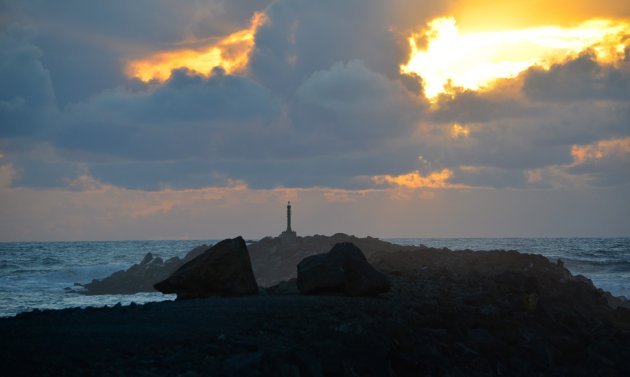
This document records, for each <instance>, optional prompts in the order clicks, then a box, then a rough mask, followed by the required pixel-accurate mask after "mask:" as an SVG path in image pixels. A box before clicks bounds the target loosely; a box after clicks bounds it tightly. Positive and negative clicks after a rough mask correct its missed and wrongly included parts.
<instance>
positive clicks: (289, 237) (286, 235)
mask: <svg viewBox="0 0 630 377" xmlns="http://www.w3.org/2000/svg"><path fill="white" fill-rule="evenodd" d="M296 237H297V233H296V232H295V231H294V230H293V229H291V202H288V203H287V230H285V231H284V232H282V233H281V234H280V239H281V240H282V241H293V240H295V238H296Z"/></svg>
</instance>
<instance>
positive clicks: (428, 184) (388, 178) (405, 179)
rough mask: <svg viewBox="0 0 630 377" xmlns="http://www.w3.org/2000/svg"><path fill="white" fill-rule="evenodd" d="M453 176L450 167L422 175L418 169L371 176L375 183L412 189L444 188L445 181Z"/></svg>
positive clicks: (445, 185) (446, 184)
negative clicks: (404, 172) (396, 173)
mask: <svg viewBox="0 0 630 377" xmlns="http://www.w3.org/2000/svg"><path fill="white" fill-rule="evenodd" d="M451 177H453V172H452V171H451V170H450V169H442V170H441V171H435V172H431V173H429V174H428V175H426V176H423V175H422V173H420V171H419V170H416V171H412V172H411V173H407V174H402V175H378V176H375V177H373V178H372V180H373V181H374V183H377V184H391V185H394V186H398V187H406V188H412V189H418V188H445V187H447V186H448V183H447V181H448V180H449V179H450V178H451Z"/></svg>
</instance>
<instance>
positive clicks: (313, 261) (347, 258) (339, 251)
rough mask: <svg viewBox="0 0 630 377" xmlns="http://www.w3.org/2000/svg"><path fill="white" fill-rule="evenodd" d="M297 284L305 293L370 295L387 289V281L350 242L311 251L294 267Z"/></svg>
mask: <svg viewBox="0 0 630 377" xmlns="http://www.w3.org/2000/svg"><path fill="white" fill-rule="evenodd" d="M297 270H298V278H297V285H298V289H299V290H300V292H302V293H304V294H315V295H317V294H344V295H348V296H371V295H377V294H379V293H384V292H387V291H389V288H390V286H389V281H388V280H387V278H386V277H385V275H383V274H382V273H380V272H378V271H376V270H375V269H374V268H373V267H372V266H371V265H370V264H369V263H368V261H367V259H365V256H364V255H363V253H362V252H361V250H360V249H359V248H358V247H356V246H355V245H354V244H352V243H348V242H344V243H338V244H336V245H335V246H334V247H333V248H332V249H331V250H330V251H329V252H328V253H325V254H319V255H313V256H310V257H307V258H305V259H304V260H302V261H301V262H300V263H299V264H298V267H297Z"/></svg>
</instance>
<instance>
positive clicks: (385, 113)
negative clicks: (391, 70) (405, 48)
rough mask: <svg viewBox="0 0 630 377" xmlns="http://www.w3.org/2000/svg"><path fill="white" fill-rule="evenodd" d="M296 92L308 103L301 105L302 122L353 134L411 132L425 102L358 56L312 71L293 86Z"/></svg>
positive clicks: (387, 135)
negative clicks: (345, 61) (298, 83)
mask: <svg viewBox="0 0 630 377" xmlns="http://www.w3.org/2000/svg"><path fill="white" fill-rule="evenodd" d="M297 97H298V99H300V100H301V101H302V102H303V103H304V104H305V105H308V106H309V107H310V108H303V109H301V110H302V111H303V114H301V116H302V119H300V121H301V122H305V123H311V124H312V123H315V125H314V127H317V128H318V130H319V131H320V132H326V133H329V134H331V135H335V136H339V137H352V138H355V139H370V138H375V137H380V138H392V137H396V136H399V135H409V134H411V133H412V131H413V129H414V128H415V125H416V122H417V121H418V120H419V119H420V117H421V115H422V110H423V103H422V102H421V101H419V100H417V98H414V97H413V96H412V95H411V94H410V93H408V92H407V91H406V89H405V88H404V87H403V86H402V85H401V84H400V83H399V82H397V81H391V80H389V79H388V78H387V77H385V76H384V75H382V74H379V73H376V72H373V71H371V70H369V69H368V68H367V67H366V66H365V65H364V64H363V62H361V61H356V60H354V61H351V62H348V63H346V64H344V63H336V64H334V65H333V66H332V67H331V68H330V69H327V70H322V71H317V72H314V73H313V74H312V75H311V76H310V77H309V78H307V79H306V80H305V81H304V82H303V83H302V85H300V87H299V88H298V89H297Z"/></svg>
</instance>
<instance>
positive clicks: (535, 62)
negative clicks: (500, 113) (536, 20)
mask: <svg viewBox="0 0 630 377" xmlns="http://www.w3.org/2000/svg"><path fill="white" fill-rule="evenodd" d="M629 34H630V23H628V22H624V21H613V20H603V19H600V20H590V21H586V22H583V23H581V24H580V25H578V26H575V27H560V26H545V27H531V28H525V29H517V30H514V29H513V30H502V31H486V32H473V33H465V32H461V31H460V30H459V28H458V26H457V24H456V21H455V19H454V18H452V17H442V18H436V19H434V20H432V21H431V22H429V24H428V28H427V30H425V31H424V32H422V33H418V34H413V35H412V36H410V37H409V44H410V47H411V57H410V59H409V61H408V62H407V63H406V64H404V65H402V66H401V72H403V73H414V74H417V75H419V76H420V77H421V78H422V79H423V82H424V91H425V96H426V97H427V98H429V99H431V100H435V99H436V98H437V96H438V95H439V94H441V93H449V88H452V87H462V88H465V89H471V90H478V89H482V88H484V87H487V86H489V85H490V84H491V83H492V82H493V81H495V80H497V79H500V78H512V77H516V76H517V75H518V74H519V73H521V72H523V71H524V70H526V69H528V68H530V67H532V66H541V67H543V68H548V67H550V66H551V65H552V64H553V63H557V62H560V61H563V60H565V59H567V58H569V57H572V56H576V55H578V54H579V53H581V52H584V51H586V50H590V51H592V52H593V54H594V55H595V57H596V58H597V59H598V60H599V61H602V62H616V61H618V60H620V59H623V57H624V55H625V49H626V48H627V47H628V46H630V42H629V40H628V38H627V36H628V35H629ZM419 40H424V41H426V46H424V47H423V46H420V45H419V43H418V41H419Z"/></svg>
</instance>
